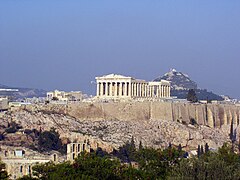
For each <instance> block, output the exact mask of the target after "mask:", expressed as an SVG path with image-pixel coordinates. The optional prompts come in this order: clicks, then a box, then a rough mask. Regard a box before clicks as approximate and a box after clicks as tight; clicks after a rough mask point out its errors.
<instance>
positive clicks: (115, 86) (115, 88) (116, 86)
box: [114, 82, 118, 96]
mask: <svg viewBox="0 0 240 180" xmlns="http://www.w3.org/2000/svg"><path fill="white" fill-rule="evenodd" d="M117 92H118V84H117V82H114V96H117Z"/></svg>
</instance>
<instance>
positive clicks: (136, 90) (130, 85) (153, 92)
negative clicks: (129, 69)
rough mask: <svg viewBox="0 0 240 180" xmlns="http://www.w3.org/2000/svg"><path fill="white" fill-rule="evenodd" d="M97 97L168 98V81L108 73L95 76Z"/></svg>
mask: <svg viewBox="0 0 240 180" xmlns="http://www.w3.org/2000/svg"><path fill="white" fill-rule="evenodd" d="M96 83H97V93H96V96H97V97H98V98H170V82H169V81H165V80H161V81H159V82H155V81H152V82H146V81H145V80H139V79H135V78H132V77H126V76H122V75H117V74H109V75H105V76H101V77H96Z"/></svg>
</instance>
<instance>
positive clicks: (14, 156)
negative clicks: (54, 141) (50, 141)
mask: <svg viewBox="0 0 240 180" xmlns="http://www.w3.org/2000/svg"><path fill="white" fill-rule="evenodd" d="M59 155H60V153H58V152H52V153H50V154H49V155H43V154H40V153H38V152H34V151H32V150H30V149H26V148H16V147H6V146H1V151H0V158H1V160H2V161H3V162H4V163H5V164H6V170H7V172H8V173H9V174H10V178H11V179H18V178H21V177H22V176H24V175H32V167H33V166H34V165H36V164H41V163H47V162H50V161H51V162H54V163H58V162H59V161H61V162H62V161H63V160H64V159H63V158H62V157H61V158H60V159H59Z"/></svg>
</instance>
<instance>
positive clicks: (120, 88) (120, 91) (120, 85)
mask: <svg viewBox="0 0 240 180" xmlns="http://www.w3.org/2000/svg"><path fill="white" fill-rule="evenodd" d="M122 88H123V87H122V82H120V83H119V91H118V96H122Z"/></svg>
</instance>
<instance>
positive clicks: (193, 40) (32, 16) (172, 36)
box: [0, 0, 240, 98]
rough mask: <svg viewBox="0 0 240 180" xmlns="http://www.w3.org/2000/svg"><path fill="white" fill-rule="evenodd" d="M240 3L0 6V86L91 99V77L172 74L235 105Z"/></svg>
mask: <svg viewBox="0 0 240 180" xmlns="http://www.w3.org/2000/svg"><path fill="white" fill-rule="evenodd" d="M239 17H240V2H239V1H236V0H232V1H226V0H225V1H223V0H218V1H216V0H211V1H187V0H182V1H171V0H170V1H169V0H168V1H154V0H153V1H146V0H145V1H143V0H138V1H117V2H116V1H109V0H105V1H96V0H92V1H77V0H70V1H66V0H58V1H56V0H55V1H54V0H53V1H46V0H42V1H38V2H37V1H30V0H22V1H15V0H7V1H6V0H5V1H1V2H0V62H1V65H0V84H6V85H9V86H16V87H34V88H42V89H46V90H53V89H61V90H81V91H83V92H85V93H88V94H94V93H95V88H96V87H95V85H94V84H92V83H91V81H94V80H95V79H94V78H95V76H101V75H104V74H110V73H116V74H123V75H128V76H132V77H136V78H141V79H146V80H152V79H154V78H156V77H158V76H160V75H163V74H164V73H166V72H167V71H169V69H170V68H176V69H177V70H179V71H181V72H184V73H187V74H189V75H190V77H191V78H192V79H193V80H194V81H196V82H197V83H198V85H199V86H200V87H201V88H204V89H208V90H210V91H214V92H216V93H218V94H226V95H230V96H231V97H235V98H240V94H239V88H240V84H239V83H238V82H239V81H238V79H239V76H240V71H239V66H240V62H239V57H240V55H239V49H240V36H239V32H240V19H239Z"/></svg>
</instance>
